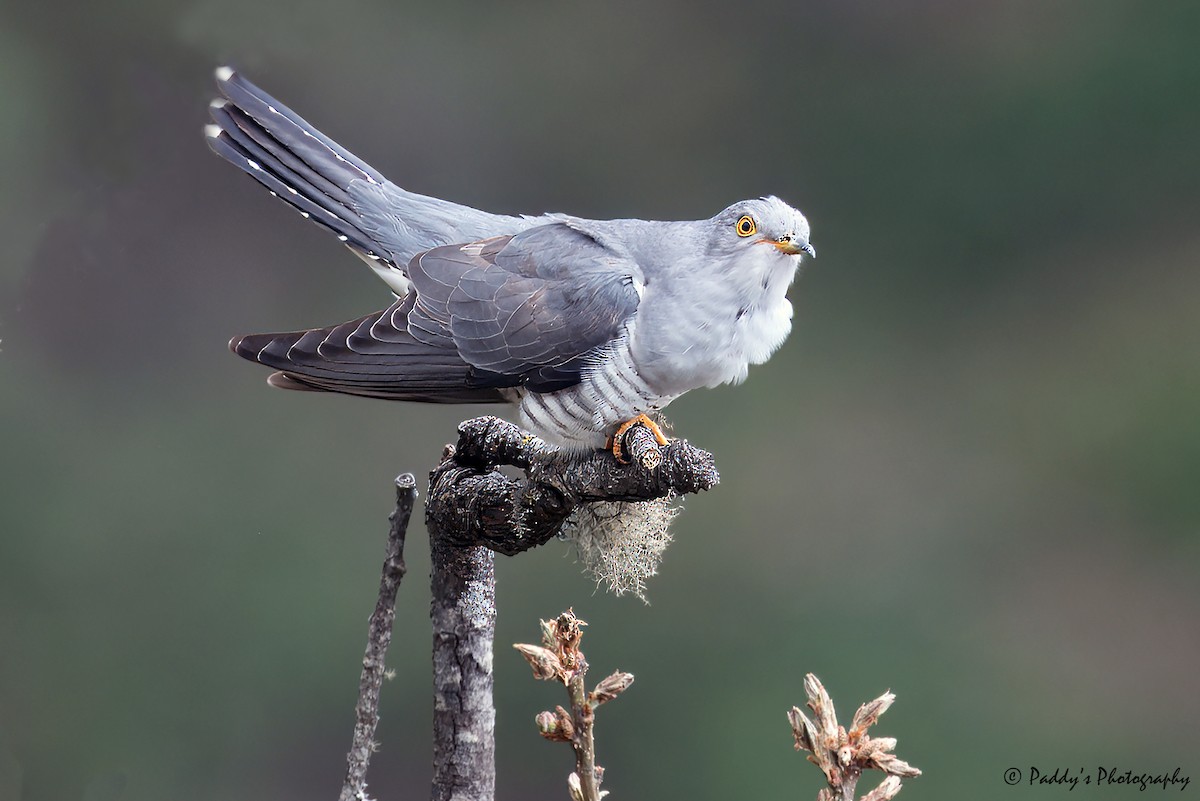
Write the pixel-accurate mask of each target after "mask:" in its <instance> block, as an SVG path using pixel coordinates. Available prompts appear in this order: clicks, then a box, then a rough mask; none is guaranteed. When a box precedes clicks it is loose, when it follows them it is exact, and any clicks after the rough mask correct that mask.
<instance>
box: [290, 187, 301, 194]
mask: <svg viewBox="0 0 1200 801" xmlns="http://www.w3.org/2000/svg"><path fill="white" fill-rule="evenodd" d="M287 191H289V192H291V193H292V194H293V195H298V194H300V193H299V192H297V191H296V190H295V189H293V188H292V187H290V186H289V187H288V188H287Z"/></svg>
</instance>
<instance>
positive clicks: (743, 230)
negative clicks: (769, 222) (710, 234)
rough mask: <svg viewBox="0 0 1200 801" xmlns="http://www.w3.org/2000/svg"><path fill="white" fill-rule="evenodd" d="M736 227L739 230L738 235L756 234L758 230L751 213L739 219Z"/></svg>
mask: <svg viewBox="0 0 1200 801" xmlns="http://www.w3.org/2000/svg"><path fill="white" fill-rule="evenodd" d="M734 229H735V230H736V231H737V235H738V236H742V237H746V236H754V234H755V233H756V232H757V231H758V225H757V224H756V223H755V222H754V218H753V217H751V216H750V215H749V214H744V215H742V217H741V218H740V219H739V220H738V221H737V224H736V225H735V226H734Z"/></svg>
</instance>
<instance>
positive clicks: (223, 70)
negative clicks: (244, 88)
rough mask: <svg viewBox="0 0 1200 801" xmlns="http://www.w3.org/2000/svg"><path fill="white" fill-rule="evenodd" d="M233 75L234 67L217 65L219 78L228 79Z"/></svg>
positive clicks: (221, 79)
mask: <svg viewBox="0 0 1200 801" xmlns="http://www.w3.org/2000/svg"><path fill="white" fill-rule="evenodd" d="M232 77H233V67H217V80H218V81H222V82H224V81H228V80H229V79H230V78H232Z"/></svg>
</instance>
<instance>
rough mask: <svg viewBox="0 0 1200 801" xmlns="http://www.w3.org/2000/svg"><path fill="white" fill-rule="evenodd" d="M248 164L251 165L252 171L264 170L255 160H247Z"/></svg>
mask: <svg viewBox="0 0 1200 801" xmlns="http://www.w3.org/2000/svg"><path fill="white" fill-rule="evenodd" d="M246 163H247V164H249V165H250V169H252V170H261V169H262V167H260V166H258V162H257V161H255V160H254V159H246Z"/></svg>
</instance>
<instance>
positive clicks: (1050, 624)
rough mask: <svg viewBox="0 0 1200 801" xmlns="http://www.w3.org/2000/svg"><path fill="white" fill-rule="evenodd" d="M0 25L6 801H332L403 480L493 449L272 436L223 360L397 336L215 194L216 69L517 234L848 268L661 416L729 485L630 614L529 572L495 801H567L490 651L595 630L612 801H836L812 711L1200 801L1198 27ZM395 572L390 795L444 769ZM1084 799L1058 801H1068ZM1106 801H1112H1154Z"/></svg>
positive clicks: (386, 409) (326, 242)
mask: <svg viewBox="0 0 1200 801" xmlns="http://www.w3.org/2000/svg"><path fill="white" fill-rule="evenodd" d="M431 6H432V4H428V3H411V2H396V1H395V0H350V1H349V2H343V3H329V2H311V1H307V0H306V1H305V2H299V3H294V4H285V3H282V2H268V1H267V0H191V1H190V2H183V1H181V0H173V1H172V2H161V3H142V2H133V0H114V2H110V3H104V4H99V3H95V4H83V3H63V2H43V3H39V4H36V5H35V4H33V3H31V2H22V1H19V0H4V1H3V2H0V108H2V109H3V113H2V114H0V175H2V176H3V178H2V180H0V212H2V213H0V421H2V422H0V426H2V429H0V434H2V443H3V444H2V452H3V462H2V464H3V469H4V474H3V490H2V494H0V498H2V505H0V801H9V799H18V798H19V799H24V801H57V800H58V799H67V800H68V801H74V800H75V799H88V801H115V800H116V799H129V800H134V799H136V800H137V801H143V800H145V801H160V800H161V799H179V800H183V799H252V798H313V799H318V798H332V797H335V794H336V792H337V788H338V787H339V786H340V781H341V773H342V770H343V760H344V754H345V750H346V747H347V746H348V743H349V735H350V730H351V725H352V705H353V701H354V697H355V693H356V688H357V682H358V665H359V659H360V657H361V649H362V646H363V642H364V636H365V632H366V619H367V615H368V613H369V611H370V609H371V607H372V604H373V602H374V596H375V592H376V586H377V581H378V569H379V564H380V560H381V557H382V553H383V542H384V537H385V532H386V517H387V514H388V512H389V511H390V509H391V504H392V497H393V496H392V489H391V480H392V477H393V476H394V475H395V474H396V473H399V472H402V471H413V472H415V473H417V474H419V475H420V474H423V473H424V472H425V471H427V470H428V469H429V468H430V467H431V466H432V465H433V463H434V462H435V460H436V457H437V455H438V453H439V449H440V447H441V445H442V444H443V443H444V442H446V441H449V440H450V439H452V438H453V436H454V425H455V423H456V421H457V420H459V419H461V418H462V417H465V416H467V415H469V414H472V413H476V412H479V411H480V408H479V407H476V408H474V409H465V408H457V409H456V408H430V407H421V406H405V405H393V404H386V403H382V402H369V401H362V400H359V399H352V398H344V397H318V396H314V395H298V394H289V393H283V392H277V391H272V390H269V389H268V388H267V387H266V385H265V384H264V378H265V377H266V372H265V371H264V370H261V369H255V368H254V367H252V366H251V365H248V364H245V363H242V362H239V361H238V360H237V359H235V358H234V357H233V356H231V355H230V354H229V353H228V352H227V351H226V349H225V342H226V340H227V339H228V338H229V337H230V336H231V335H233V334H237V333H245V332H250V331H267V330H278V329H290V328H293V327H299V326H307V325H316V324H327V323H330V322H335V321H340V320H343V319H349V318H351V317H356V316H358V315H360V314H363V313H366V312H368V311H372V310H374V309H376V308H379V307H380V306H382V305H383V304H386V303H387V301H388V295H387V293H386V291H385V289H384V287H383V286H382V285H381V284H379V282H378V281H377V280H376V279H374V278H373V277H372V276H371V275H370V274H369V271H367V270H365V269H363V266H362V265H361V264H360V263H359V262H358V261H357V260H356V259H354V258H353V257H352V256H351V255H350V254H348V253H346V252H345V250H344V249H343V248H341V247H340V246H339V245H338V243H337V242H336V241H335V240H334V239H333V238H332V237H331V236H329V235H328V234H327V233H326V232H324V231H322V230H320V229H318V228H317V227H316V226H312V225H307V224H305V223H304V222H303V221H302V220H301V219H300V218H299V217H298V216H297V215H296V214H295V213H294V212H292V211H291V210H289V209H287V208H286V207H285V206H284V205H283V204H281V203H278V202H276V201H274V200H273V199H272V198H270V197H269V196H268V195H267V194H266V192H264V191H262V190H261V188H259V187H258V186H257V185H255V184H254V183H253V182H252V181H250V180H248V179H246V178H245V177H243V176H242V175H240V174H239V173H238V172H237V171H236V170H235V169H233V168H232V167H230V166H229V165H227V164H224V163H222V162H221V161H219V160H218V159H217V158H215V157H213V156H212V155H211V154H210V153H209V152H208V150H207V148H206V147H205V144H204V141H203V137H202V134H201V127H202V125H203V124H204V122H205V121H206V115H207V108H206V104H207V101H208V99H209V97H210V96H211V95H212V94H213V91H214V90H213V84H212V78H211V71H212V68H213V67H215V66H216V65H218V64H221V63H225V62H231V63H233V64H235V65H237V66H238V67H239V68H241V69H242V71H243V72H245V73H246V74H247V75H248V77H250V78H251V79H252V80H254V81H256V82H258V83H259V84H261V85H262V86H263V87H264V88H266V89H267V90H268V91H270V92H272V93H273V94H275V95H277V96H278V97H279V98H281V99H282V100H283V101H284V102H285V103H288V104H289V105H291V106H293V107H294V108H295V109H296V110H297V111H299V112H300V113H301V114H303V115H304V116H306V117H307V118H308V119H310V120H311V121H312V122H313V123H315V124H316V125H317V126H318V127H320V128H322V129H323V130H324V131H325V132H326V133H328V134H330V135H331V136H333V137H334V138H336V139H338V140H340V141H341V142H342V143H343V144H345V145H346V146H347V147H348V148H350V149H351V150H353V151H355V152H356V153H358V154H359V155H360V156H362V157H363V158H365V159H366V160H368V161H370V162H371V163H372V164H374V165H375V166H376V167H378V168H379V169H381V170H382V171H383V172H384V173H386V174H387V175H389V176H390V177H391V178H392V179H393V180H395V181H397V182H398V183H400V184H402V185H403V186H406V187H408V188H410V189H414V190H417V191H421V192H426V193H429V194H434V195H437V196H441V197H446V198H451V199H454V200H457V201H461V202H466V203H470V204H473V205H476V206H479V207H483V208H487V209H489V210H493V211H504V212H522V211H524V212H540V211H544V210H561V211H569V212H572V213H575V214H580V215H585V216H594V217H613V216H639V217H655V218H666V219H670V218H697V217H707V216H709V215H711V214H712V213H714V212H716V211H717V210H719V209H721V208H723V207H724V206H725V205H727V204H728V203H730V202H732V201H733V200H735V199H738V198H742V197H749V196H757V195H760V194H767V193H774V194H778V195H780V196H781V197H783V198H784V199H786V200H788V201H790V202H791V203H793V204H795V205H797V206H799V207H800V208H802V209H803V210H804V211H805V212H806V214H807V215H808V217H809V219H810V220H811V222H812V226H813V241H814V243H815V244H816V246H817V248H818V249H819V251H820V254H821V258H820V260H819V261H817V262H816V263H815V264H814V265H813V266H811V267H810V268H809V269H807V270H806V271H805V273H804V275H802V276H801V279H800V280H799V281H798V283H797V285H796V286H795V287H794V288H793V291H792V297H793V301H794V304H795V307H796V320H795V328H794V330H793V334H792V336H791V339H790V340H789V341H788V343H787V344H786V345H785V346H784V348H783V349H782V350H781V351H780V352H779V353H778V354H777V355H776V356H775V357H774V358H773V360H772V361H771V362H770V363H769V364H768V365H766V366H764V367H760V368H757V369H755V370H753V371H752V373H751V378H750V380H749V382H748V383H747V384H746V385H745V386H742V387H737V388H722V389H719V390H714V391H707V392H696V393H692V394H691V395H689V396H688V397H686V398H684V399H682V400H680V401H679V402H677V403H676V404H675V405H674V406H673V407H672V409H671V410H670V411H671V414H670V417H671V418H672V421H673V422H674V424H675V426H676V429H677V431H678V432H679V433H680V434H681V435H683V436H686V437H688V438H689V439H690V440H692V441H693V442H695V443H697V444H699V445H701V446H703V447H705V448H708V449H710V450H712V451H714V452H715V453H716V455H717V458H718V465H719V467H720V469H721V473H722V479H723V480H722V483H721V485H720V487H719V488H718V489H717V490H715V491H714V492H711V493H709V494H707V495H705V496H703V497H696V498H691V499H688V501H687V503H686V509H685V512H684V514H683V515H682V516H681V517H680V518H679V519H678V520H677V522H676V525H675V528H674V531H675V535H676V542H675V544H674V545H673V546H672V548H671V549H670V550H669V551H668V553H667V556H666V560H665V562H664V564H663V565H662V571H661V575H660V576H659V577H657V578H656V579H655V580H653V581H652V583H651V584H650V587H649V594H650V601H651V605H650V606H648V607H647V606H644V605H643V604H642V603H641V602H639V601H638V600H636V599H633V598H629V597H625V598H614V597H612V596H609V595H606V594H604V593H603V592H597V591H595V590H594V588H593V586H592V583H591V582H590V581H589V579H588V578H587V577H586V576H584V575H581V574H580V570H579V566H578V565H577V564H576V562H575V561H574V558H573V556H572V554H571V551H570V548H569V547H568V545H566V544H564V543H560V542H552V543H551V544H549V545H548V546H547V547H544V548H542V549H539V550H538V551H537V552H533V553H529V554H526V555H524V556H521V557H519V558H516V559H503V558H502V559H501V560H500V563H499V566H498V573H499V603H500V618H499V630H498V645H499V647H498V649H497V657H496V682H497V705H498V758H499V770H500V773H499V793H498V795H499V798H500V799H502V801H514V800H515V799H528V798H546V799H553V798H565V797H566V791H565V787H564V786H563V783H564V780H565V776H566V774H567V773H568V772H569V770H570V769H571V764H572V761H571V757H570V754H569V750H568V749H566V748H563V747H562V746H557V745H553V744H548V743H545V742H543V741H541V739H540V738H539V737H538V736H537V734H536V732H535V730H534V727H533V722H532V721H533V716H534V714H535V713H537V712H538V711H539V710H541V709H543V708H545V707H547V706H552V705H553V704H555V703H560V702H561V701H562V700H563V694H562V692H561V690H556V688H555V687H553V686H551V685H547V684H540V683H536V682H534V681H533V680H532V678H531V677H530V676H529V672H528V669H527V668H526V667H525V665H524V663H523V661H522V660H521V659H520V658H519V657H518V655H517V654H515V653H514V652H511V651H510V650H509V649H508V644H509V643H512V642H517V641H530V640H534V639H535V638H536V636H537V620H538V618H539V617H549V616H551V615H554V614H557V613H558V612H559V611H561V610H562V609H564V608H566V607H567V606H572V605H573V606H574V607H575V610H576V612H577V613H578V614H579V615H580V616H581V617H583V618H585V619H587V620H589V621H590V622H591V623H592V626H591V627H590V628H589V629H588V634H587V638H586V640H585V649H586V651H587V653H588V655H589V657H590V659H591V662H592V665H593V673H594V676H595V678H597V679H598V678H600V677H601V676H603V675H606V674H607V673H608V672H609V671H611V670H613V669H616V668H620V669H623V670H629V671H632V672H634V673H635V674H636V676H637V683H636V684H635V685H634V687H633V689H632V690H631V691H630V692H629V693H628V694H627V695H626V696H624V697H623V698H622V699H621V700H620V701H619V702H618V703H615V704H612V705H611V706H608V707H605V709H604V710H603V712H602V714H601V716H600V721H599V729H598V736H599V755H600V761H601V763H602V764H603V765H604V766H605V767H606V768H607V769H608V773H607V781H606V787H607V788H608V789H610V790H611V791H612V792H613V796H612V798H614V799H640V798H692V799H714V800H716V799H731V798H739V799H740V798H754V799H783V798H801V799H803V798H813V797H815V795H816V791H817V789H818V788H819V787H820V786H821V782H820V780H819V778H820V777H819V773H818V771H817V770H816V769H815V768H814V767H812V766H809V765H807V764H805V763H804V761H803V759H802V758H801V757H800V756H798V755H796V754H795V753H794V752H793V751H792V746H791V735H790V733H789V730H788V726H787V722H786V720H785V717H784V712H785V710H786V709H787V708H789V707H790V706H791V705H792V704H795V703H801V702H802V701H803V689H802V676H803V674H804V673H805V672H806V671H813V672H816V673H817V674H818V675H819V676H821V677H822V678H823V679H824V680H825V683H826V685H827V686H828V688H829V690H830V692H831V693H832V694H833V697H834V699H835V701H836V702H837V703H838V705H839V706H840V707H841V708H842V710H843V714H844V715H847V716H848V715H849V714H850V713H851V712H852V711H853V709H854V707H855V705H856V704H857V703H859V702H861V701H865V700H867V699H868V698H871V697H874V696H875V695H877V694H878V693H880V692H881V691H883V690H884V689H886V688H889V687H890V688H892V689H893V690H894V691H895V692H896V693H897V695H898V696H899V701H898V703H897V704H896V706H895V707H894V708H893V710H892V711H891V712H889V713H888V714H887V715H886V716H885V718H884V719H883V721H882V723H881V724H880V726H879V733H880V734H884V735H893V736H897V737H898V738H899V740H900V747H899V748H898V753H899V755H900V756H901V757H902V758H905V759H908V760H909V761H911V762H913V763H914V764H916V765H918V766H919V767H921V768H922V769H924V770H925V775H924V776H923V777H921V778H920V779H917V780H914V781H912V782H910V783H906V790H905V794H904V797H905V798H913V799H915V798H927V799H960V798H965V797H969V798H997V799H1003V798H1013V799H1018V798H1020V799H1031V798H1060V797H1062V796H1063V795H1064V794H1065V793H1066V788H1063V787H1050V788H1039V787H1029V786H1027V785H1021V786H1018V787H1008V786H1006V785H1005V784H1004V783H1003V780H1002V774H1003V772H1004V770H1005V769H1006V768H1008V767H1011V766H1015V767H1019V768H1020V769H1021V770H1023V771H1026V772H1027V771H1028V767H1029V766H1031V765H1032V766H1038V767H1039V769H1042V770H1044V771H1046V772H1049V771H1051V770H1053V769H1055V768H1060V767H1061V768H1068V769H1071V770H1075V769H1076V768H1081V767H1083V768H1086V770H1087V771H1089V772H1091V771H1093V770H1094V769H1095V767H1097V766H1100V765H1103V766H1106V767H1116V768H1119V769H1120V770H1122V771H1124V770H1126V769H1132V770H1134V771H1135V772H1141V771H1149V772H1161V771H1166V772H1170V771H1171V770H1173V769H1174V768H1176V767H1180V768H1181V769H1182V771H1183V773H1185V774H1188V775H1190V776H1192V778H1193V781H1194V782H1196V783H1194V784H1192V786H1191V787H1189V788H1188V793H1189V794H1191V795H1194V794H1195V793H1196V791H1197V787H1200V760H1198V759H1197V757H1196V751H1195V746H1196V745H1197V742H1198V738H1197V735H1196V720H1197V719H1198V718H1200V678H1198V674H1200V671H1198V670H1197V665H1198V664H1200V624H1198V623H1197V621H1198V619H1200V580H1198V578H1200V545H1198V539H1197V534H1198V531H1197V529H1198V526H1200V489H1198V487H1197V481H1198V479H1200V415H1198V414H1197V410H1198V408H1200V324H1198V320H1200V315H1198V313H1197V307H1198V301H1200V270H1198V269H1197V268H1198V267H1200V226H1198V225H1197V219H1198V217H1197V214H1198V212H1200V103H1197V97H1198V94H1197V93H1198V91H1200V57H1198V56H1197V54H1198V53H1200V4H1197V3H1195V2H1190V1H1189V0H1177V1H1175V2H1161V3H1136V2H1132V1H1130V2H1113V1H1111V0H1093V1H1092V2H1062V3H1045V2H1035V0H1016V1H1014V2H1001V1H1000V0H980V1H979V2H972V3H954V2H948V1H947V0H940V1H939V0H921V1H920V2H908V3H892V2H883V1H882V0H875V1H874V2H871V1H870V0H859V1H854V2H845V1H844V0H843V1H840V2H839V1H838V0H820V1H819V2H789V3H782V2H779V3H774V4H771V3H741V4H737V3H728V2H722V3H716V2H684V0H673V2H662V3H634V2H627V1H626V0H617V1H616V2H607V3H576V2H561V1H560V2H522V3H514V4H509V5H500V4H478V5H473V4H466V3H461V2H446V3H442V4H440V5H438V6H437V8H436V9H434V8H432V7H431ZM427 553H428V548H427V544H426V542H425V540H424V532H423V529H422V528H421V527H420V526H417V525H414V527H413V530H412V531H411V532H410V537H409V547H408V561H409V566H410V573H409V577H408V579H407V580H406V582H405V583H404V585H403V587H402V588H401V592H400V599H399V611H398V619H397V630H396V637H395V641H394V644H393V648H392V653H391V654H390V655H389V657H390V662H391V666H392V667H394V668H395V671H396V678H395V679H394V681H392V682H391V683H390V684H388V685H387V686H386V687H385V689H384V696H383V722H382V725H381V729H380V732H379V738H378V739H379V740H380V741H381V743H382V748H381V750H380V752H379V754H378V756H377V757H376V761H375V765H374V767H373V771H372V774H371V780H372V781H371V784H372V788H373V790H374V792H375V793H377V794H378V796H379V797H380V798H383V799H387V798H421V797H423V796H424V795H425V794H426V792H427V781H428V778H429V774H430V767H429V763H430V754H429V724H430V717H431V704H430V697H429V696H430V690H429V687H430V679H429V630H428V622H427V619H426V615H427V609H428V586H427V581H426V575H427V572H428V559H427ZM1078 794H1079V793H1076V795H1078ZM1135 795H1137V791H1136V790H1130V789H1129V788H1128V787H1119V786H1113V787H1106V788H1101V789H1099V790H1092V791H1091V792H1090V793H1089V795H1088V796H1087V797H1090V798H1131V797H1134V796H1135Z"/></svg>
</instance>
